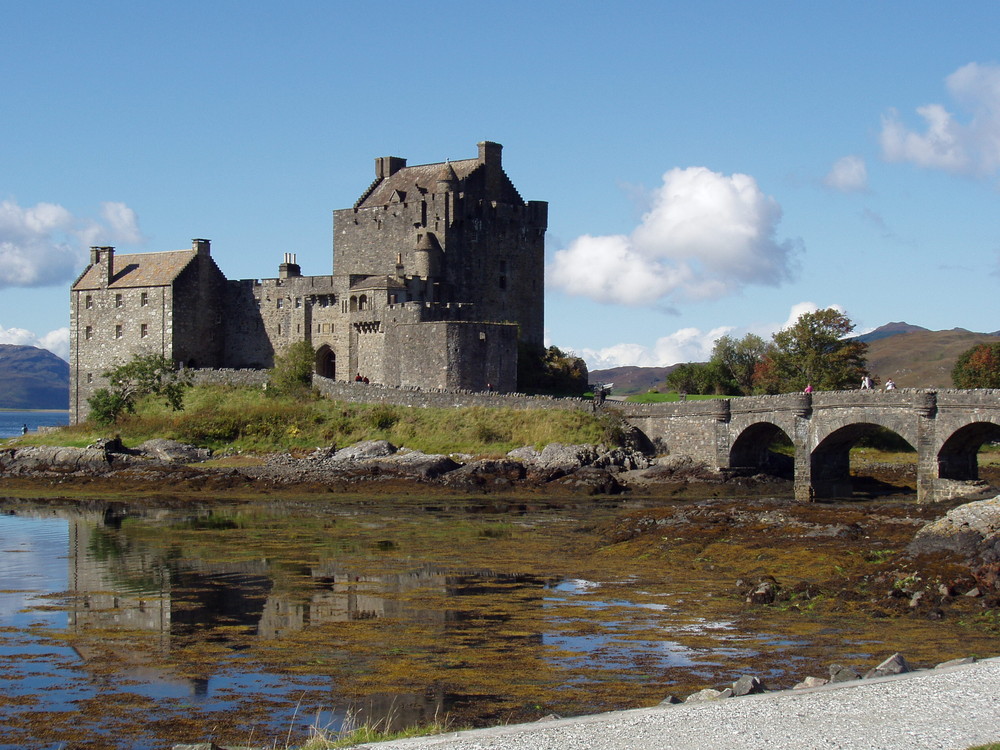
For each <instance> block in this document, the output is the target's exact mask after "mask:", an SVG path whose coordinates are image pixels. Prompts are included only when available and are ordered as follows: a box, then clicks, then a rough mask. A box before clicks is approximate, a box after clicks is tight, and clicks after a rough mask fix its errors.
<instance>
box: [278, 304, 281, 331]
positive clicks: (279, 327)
mask: <svg viewBox="0 0 1000 750" xmlns="http://www.w3.org/2000/svg"><path fill="white" fill-rule="evenodd" d="M278 302H281V300H280V299H279V300H278ZM278 335H279V336H280V335H281V323H278Z"/></svg>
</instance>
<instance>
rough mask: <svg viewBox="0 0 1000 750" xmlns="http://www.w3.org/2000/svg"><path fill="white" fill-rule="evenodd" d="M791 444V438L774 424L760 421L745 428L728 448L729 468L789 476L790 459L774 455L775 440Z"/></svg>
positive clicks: (790, 469)
mask: <svg viewBox="0 0 1000 750" xmlns="http://www.w3.org/2000/svg"><path fill="white" fill-rule="evenodd" d="M780 439H784V440H787V441H788V443H789V444H791V443H792V436H791V435H789V434H788V432H786V431H785V429H784V428H783V427H781V426H780V425H778V424H775V423H774V422H769V421H761V422H754V423H753V424H750V425H748V426H747V427H745V428H744V429H743V430H742V431H741V432H740V433H739V434H738V435H737V436H736V439H735V440H734V441H733V443H732V446H731V447H730V448H729V466H730V468H733V469H747V468H752V469H758V470H760V471H763V472H767V473H769V474H777V475H781V476H784V475H790V474H791V471H792V459H791V458H789V457H787V456H782V455H781V454H778V453H775V452H774V451H773V450H771V446H772V445H773V444H774V442H775V440H780Z"/></svg>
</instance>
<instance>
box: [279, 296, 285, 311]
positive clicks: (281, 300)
mask: <svg viewBox="0 0 1000 750" xmlns="http://www.w3.org/2000/svg"><path fill="white" fill-rule="evenodd" d="M284 306H285V300H283V299H281V297H278V309H279V310H280V309H281V308H282V307H284Z"/></svg>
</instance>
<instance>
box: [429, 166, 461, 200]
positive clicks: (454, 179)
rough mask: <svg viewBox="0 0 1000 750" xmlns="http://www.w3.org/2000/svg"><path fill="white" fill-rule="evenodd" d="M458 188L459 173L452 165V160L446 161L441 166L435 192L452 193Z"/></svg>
mask: <svg viewBox="0 0 1000 750" xmlns="http://www.w3.org/2000/svg"><path fill="white" fill-rule="evenodd" d="M457 188H458V175H457V174H455V168H454V167H452V166H451V162H445V165H444V166H443V167H441V171H440V172H438V176H437V185H436V187H435V190H434V192H436V193H450V192H452V191H454V190H456V189H457Z"/></svg>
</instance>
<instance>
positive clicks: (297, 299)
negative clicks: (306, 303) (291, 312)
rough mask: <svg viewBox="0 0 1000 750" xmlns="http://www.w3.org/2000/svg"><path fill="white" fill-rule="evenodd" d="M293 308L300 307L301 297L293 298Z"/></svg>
mask: <svg viewBox="0 0 1000 750" xmlns="http://www.w3.org/2000/svg"><path fill="white" fill-rule="evenodd" d="M295 306H296V307H302V298H301V297H296V298H295Z"/></svg>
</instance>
